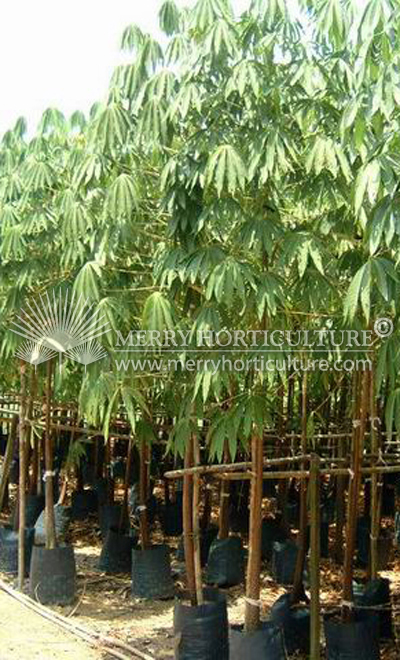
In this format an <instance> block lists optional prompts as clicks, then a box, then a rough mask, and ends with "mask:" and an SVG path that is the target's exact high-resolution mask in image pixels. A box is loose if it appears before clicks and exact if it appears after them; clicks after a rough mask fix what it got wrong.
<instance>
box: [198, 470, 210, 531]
mask: <svg viewBox="0 0 400 660" xmlns="http://www.w3.org/2000/svg"><path fill="white" fill-rule="evenodd" d="M211 512H212V485H211V483H208V481H207V480H206V487H205V489H204V506H203V515H202V517H201V523H200V526H201V530H202V531H203V532H204V531H205V530H206V529H208V527H209V525H210V518H211Z"/></svg>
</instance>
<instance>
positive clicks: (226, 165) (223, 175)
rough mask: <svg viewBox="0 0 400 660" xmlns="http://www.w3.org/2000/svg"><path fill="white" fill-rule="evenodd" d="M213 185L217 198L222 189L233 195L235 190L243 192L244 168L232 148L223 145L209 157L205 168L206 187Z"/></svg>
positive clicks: (237, 154) (240, 159)
mask: <svg viewBox="0 0 400 660" xmlns="http://www.w3.org/2000/svg"><path fill="white" fill-rule="evenodd" d="M211 184H213V185H214V186H215V188H216V190H217V193H218V196H219V197H220V196H221V193H222V191H223V189H224V188H226V190H227V191H228V192H229V193H231V195H234V194H235V192H236V191H237V189H240V190H242V191H243V190H244V187H245V185H246V167H245V164H244V162H243V160H242V158H241V156H240V155H239V153H238V152H237V151H236V149H235V148H234V147H232V146H231V145H229V144H223V145H221V146H220V147H218V148H217V149H216V150H215V151H214V153H213V154H212V155H211V156H210V158H209V160H208V163H207V168H206V185H207V186H210V185H211Z"/></svg>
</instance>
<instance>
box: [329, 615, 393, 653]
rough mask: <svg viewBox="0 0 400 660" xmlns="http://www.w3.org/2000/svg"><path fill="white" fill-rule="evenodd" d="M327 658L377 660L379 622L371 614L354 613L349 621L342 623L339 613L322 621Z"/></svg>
mask: <svg viewBox="0 0 400 660" xmlns="http://www.w3.org/2000/svg"><path fill="white" fill-rule="evenodd" d="M324 628H325V639H326V648H327V658H328V660H354V659H355V658H360V660H361V659H362V660H379V658H380V652H379V624H378V617H377V616H376V615H373V614H368V613H367V614H361V613H355V614H354V620H353V621H352V622H351V623H343V622H342V621H341V620H340V615H339V614H330V615H328V616H326V617H325V621H324Z"/></svg>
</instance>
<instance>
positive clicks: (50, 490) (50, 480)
mask: <svg viewBox="0 0 400 660" xmlns="http://www.w3.org/2000/svg"><path fill="white" fill-rule="evenodd" d="M46 376H47V377H46V421H45V451H44V458H45V468H46V472H45V494H46V508H45V524H46V548H47V549H48V550H52V549H54V548H55V547H56V545H57V540H56V525H55V516H54V473H53V436H52V431H51V399H52V376H53V360H49V361H48V362H47V374H46Z"/></svg>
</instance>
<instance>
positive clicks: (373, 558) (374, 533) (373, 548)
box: [369, 370, 380, 580]
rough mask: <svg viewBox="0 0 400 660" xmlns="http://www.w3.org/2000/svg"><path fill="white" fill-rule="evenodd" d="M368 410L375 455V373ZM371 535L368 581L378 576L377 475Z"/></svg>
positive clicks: (373, 483) (373, 478)
mask: <svg viewBox="0 0 400 660" xmlns="http://www.w3.org/2000/svg"><path fill="white" fill-rule="evenodd" d="M370 410H371V415H370V417H371V452H372V454H375V455H376V454H377V453H378V450H379V444H380V442H379V431H378V429H377V428H376V423H378V424H379V421H380V420H379V419H378V417H377V402H376V396H375V372H374V370H372V372H371V373H370ZM376 462H377V461H376V459H373V465H374V466H376ZM370 515H371V535H370V537H371V538H370V556H369V561H370V563H369V572H370V579H371V580H374V579H375V578H376V577H377V576H378V537H379V527H380V507H379V501H378V474H377V473H376V472H375V473H373V474H371V513H370Z"/></svg>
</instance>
